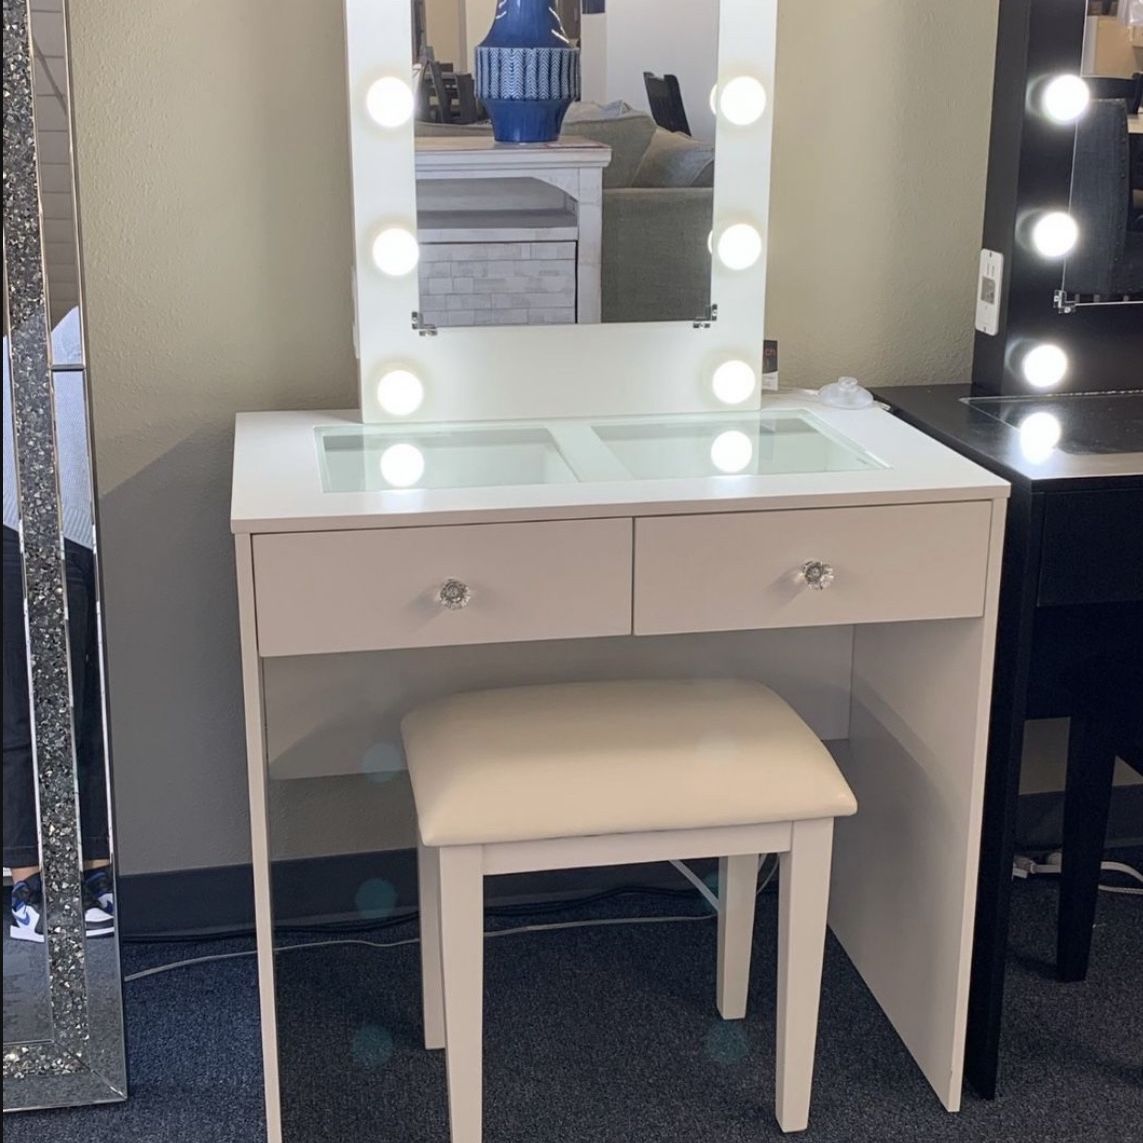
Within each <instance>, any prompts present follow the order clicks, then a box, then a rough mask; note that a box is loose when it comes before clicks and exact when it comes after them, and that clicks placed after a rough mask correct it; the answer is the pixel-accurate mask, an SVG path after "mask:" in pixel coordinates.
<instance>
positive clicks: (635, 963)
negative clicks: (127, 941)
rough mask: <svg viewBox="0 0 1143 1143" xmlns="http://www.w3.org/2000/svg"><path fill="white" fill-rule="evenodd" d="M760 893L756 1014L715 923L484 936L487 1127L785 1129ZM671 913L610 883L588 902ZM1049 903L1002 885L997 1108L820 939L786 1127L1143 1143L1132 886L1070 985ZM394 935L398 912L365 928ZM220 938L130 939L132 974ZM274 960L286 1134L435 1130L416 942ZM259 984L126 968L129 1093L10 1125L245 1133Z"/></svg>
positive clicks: (618, 1140) (828, 1132)
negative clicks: (943, 1064)
mask: <svg viewBox="0 0 1143 1143" xmlns="http://www.w3.org/2000/svg"><path fill="white" fill-rule="evenodd" d="M776 906H777V902H776V899H775V898H774V896H773V895H772V894H770V893H767V894H765V895H764V896H763V898H762V900H761V902H760V907H759V913H758V929H757V942H756V949H755V957H754V979H753V987H752V992H751V1007H750V1015H749V1017H748V1019H747V1020H746V1021H745V1022H744V1023H739V1024H724V1023H722V1022H721V1021H719V1020H718V1019H717V1016H716V1014H715V1010H714V1003H713V997H714V947H715V926H714V924H713V922H712V921H711V920H709V919H707V920H704V921H700V922H696V923H691V924H646V925H637V926H623V927H603V928H586V929H571V930H564V931H560V932H551V933H536V934H527V935H517V936H507V937H504V938H502V939H498V940H493V941H489V942H488V948H487V955H486V968H487V973H486V975H487V1000H486V1013H487V1015H486V1033H485V1037H486V1075H485V1106H486V1112H485V1124H486V1129H485V1138H486V1143H760V1141H762V1140H776V1139H780V1138H783V1136H782V1135H781V1134H780V1132H779V1131H778V1128H777V1125H776V1124H775V1122H774V1118H773V1095H772V1092H773V1079H774V1064H773V1048H772V1041H773V1030H774V1000H773V995H774V975H775V970H774V965H775V942H774V934H775V929H776V916H777V908H776ZM701 908H702V907H701V906H696V907H695V909H694V910H693V911H694V912H695V913H696V914H697V913H699V912H700V910H701ZM681 911H686V910H681V909H680V908H679V906H678V903H677V902H672V901H658V900H649V899H642V898H640V899H634V898H623V899H619V900H616V901H612V902H608V903H607V904H605V905H602V906H599V905H597V906H594V907H592V909H591V910H590V911H589V912H590V915H593V916H618V915H630V914H635V913H638V914H641V915H643V916H652V915H656V914H658V915H665V914H667V913H675V914H677V913H679V912H681ZM584 915H585V913H584V911H583V910H580V911H578V912H577V911H568V912H566V913H564V914H561V915H558V916H545V917H542V918H536V919H537V920H540V921H552V920H568V919H578V918H581V917H583V916H584ZM1054 921H1055V889H1054V886H1052V885H1051V884H1050V883H1048V884H1045V883H1035V882H1029V883H1018V884H1017V886H1016V900H1015V916H1014V926H1013V944H1012V952H1011V958H1010V967H1009V977H1008V1007H1007V1019H1006V1029H1005V1037H1004V1072H1003V1094H1002V1096H1001V1097H1000V1098H999V1099H997V1100H996V1101H994V1102H991V1103H990V1102H986V1101H983V1100H979V1099H977V1098H976V1097H975V1096H973V1095H971V1094H969V1095H967V1096H966V1100H965V1106H964V1109H963V1111H962V1112H961V1113H960V1114H959V1115H949V1114H947V1113H946V1112H945V1111H944V1110H943V1109H942V1108H941V1107H940V1105H939V1104H938V1102H937V1100H936V1098H935V1096H934V1095H933V1094H932V1092H931V1090H930V1089H929V1087H928V1085H927V1083H926V1082H925V1080H924V1079H923V1077H922V1076H921V1075H920V1073H919V1072H918V1071H917V1069H916V1067H915V1065H914V1064H913V1062H912V1060H911V1058H910V1057H909V1055H908V1053H907V1052H906V1051H905V1049H904V1047H903V1046H902V1045H901V1043H900V1041H899V1040H898V1039H897V1037H896V1035H895V1033H894V1032H893V1030H892V1028H891V1027H890V1025H889V1024H888V1022H887V1021H886V1019H885V1017H884V1016H883V1015H882V1014H881V1012H880V1010H879V1009H878V1007H877V1005H876V1003H875V1001H874V1000H873V999H872V997H871V996H870V995H869V993H868V992H867V991H866V989H865V987H864V985H863V984H862V982H861V980H860V978H859V977H858V976H857V974H856V972H855V971H854V969H853V967H852V966H851V965H850V963H849V961H848V959H847V958H846V956H845V954H844V953H843V952H842V951H841V949H840V947H839V946H838V945H837V944H836V942H834V941H833V940H832V938H831V940H830V944H829V947H828V950H827V961H826V972H825V981H824V987H823V998H822V1019H821V1033H820V1038H819V1048H818V1059H817V1069H816V1079H815V1091H814V1104H813V1111H812V1115H811V1127H810V1130H809V1131H808V1132H807V1133H806V1134H805V1135H803V1136H801V1137H800V1138H802V1139H804V1140H806V1141H807V1143H860V1141H865V1140H868V1141H877V1143H891V1141H897V1140H900V1141H909V1143H916V1141H920V1140H925V1141H932V1143H944V1141H950V1143H951V1141H958V1143H968V1141H974V1143H975V1141H987V1143H1025V1141H1027V1143H1078V1141H1080V1140H1083V1141H1085V1143H1139V1141H1140V1140H1143V898H1138V897H1134V898H1132V897H1121V896H1110V895H1107V894H1101V897H1100V905H1099V916H1098V923H1097V928H1096V932H1095V939H1094V946H1093V954H1092V964H1093V967H1092V972H1091V975H1090V977H1089V979H1088V980H1087V981H1086V982H1085V983H1083V984H1075V985H1061V984H1058V983H1056V982H1055V980H1054V979H1053V978H1052V965H1051V961H1052V954H1053V941H1054V929H1053V925H1054ZM511 923H512V922H505V921H497V922H494V923H493V925H492V927H498V928H503V927H507V926H508V925H509V924H511ZM516 923H518V922H516ZM409 935H411V932H410V929H409V928H408V927H407V926H406V928H405V929H404V930H387V931H385V932H384V933H379V934H377V939H379V940H383V941H388V940H396V939H400V938H401V937H405V936H409ZM297 939H302V938H297ZM230 947H234V948H240V947H242V946H241V945H239V944H236V945H233V946H230ZM226 948H227V946H220V945H218V944H217V943H211V944H209V945H204V946H202V947H201V948H199V947H195V946H192V947H188V946H186V945H179V946H173V947H172V946H129V947H127V948H126V949H125V950H124V960H125V969H126V971H128V972H132V971H136V970H138V969H140V968H145V967H148V966H150V965H154V964H160V963H163V962H165V961H170V960H175V959H180V958H183V957H187V956H192V955H195V954H197V953H215V952H219V951H226ZM278 959H279V996H280V1003H279V1008H280V1014H281V1015H280V1019H281V1025H282V1041H283V1049H282V1067H283V1089H284V1098H285V1118H286V1133H287V1134H286V1138H287V1140H288V1143H323V1141H326V1140H330V1141H338V1143H358V1141H361V1143H446V1141H447V1138H448V1135H447V1128H446V1118H445V1103H444V1067H443V1059H442V1057H441V1055H440V1054H439V1053H433V1054H429V1053H426V1052H424V1051H423V1050H422V1048H421V1047H420V1043H419V1037H420V1018H419V978H418V966H417V949H416V947H415V946H408V947H405V948H398V949H391V950H377V949H367V948H361V947H356V946H344V947H340V948H326V949H321V950H317V949H314V950H308V951H303V952H294V953H291V954H288V955H286V956H282V957H279V958H278ZM255 980H256V977H255V968H254V963H253V961H252V959H250V958H245V959H240V960H231V961H224V962H221V963H217V964H211V965H205V966H196V967H193V968H188V969H183V970H179V971H176V972H172V973H168V974H165V975H161V976H156V977H150V978H146V979H143V980H139V981H135V982H132V983H129V984H128V985H127V995H128V1010H127V1024H128V1037H129V1052H130V1067H131V1098H130V1099H129V1101H128V1102H127V1103H125V1104H120V1105H115V1106H109V1107H101V1108H92V1109H80V1110H72V1111H60V1112H38V1113H25V1114H19V1115H15V1116H8V1117H6V1122H5V1125H4V1126H5V1132H4V1135H5V1140H6V1143H32V1141H36V1143H48V1141H51V1143H113V1141H114V1143H144V1141H145V1143H256V1141H257V1140H259V1139H261V1138H262V1135H261V1132H262V1130H263V1122H262V1114H261V1106H260V1097H261V1092H260V1080H261V1075H260V1066H259V1049H258V1009H257V995H256V989H255Z"/></svg>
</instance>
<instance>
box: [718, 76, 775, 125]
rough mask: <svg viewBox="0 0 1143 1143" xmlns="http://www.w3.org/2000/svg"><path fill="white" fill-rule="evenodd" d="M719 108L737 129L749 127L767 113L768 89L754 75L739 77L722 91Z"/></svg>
mask: <svg viewBox="0 0 1143 1143" xmlns="http://www.w3.org/2000/svg"><path fill="white" fill-rule="evenodd" d="M718 106H719V109H720V110H721V111H722V114H723V115H724V116H725V117H726V118H727V119H728V120H729V121H730V122H731V123H733V124H734V125H735V126H736V127H749V126H750V124H751V123H757V122H758V120H759V119H761V118H762V116H763V114H764V113H765V111H766V89H765V88H764V87H763V86H762V84H760V83H759V82H758V80H756V79H755V78H754V77H753V76H752V75H740V76H737V77H736V78H735V79H732V80H731V81H730V82H729V83H728V84H727V85H726V86H725V87H724V88H723V89H722V92H721V94H720V95H719V97H718Z"/></svg>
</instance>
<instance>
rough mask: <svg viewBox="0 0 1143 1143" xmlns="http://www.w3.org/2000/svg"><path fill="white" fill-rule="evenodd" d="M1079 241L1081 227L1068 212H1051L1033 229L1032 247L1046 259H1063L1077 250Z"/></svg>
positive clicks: (1038, 220)
mask: <svg viewBox="0 0 1143 1143" xmlns="http://www.w3.org/2000/svg"><path fill="white" fill-rule="evenodd" d="M1078 241H1079V227H1078V226H1076V222H1075V219H1074V218H1072V216H1071V215H1070V214H1068V213H1067V211H1063V210H1053V211H1050V212H1049V213H1047V214H1045V215H1042V216H1041V217H1040V218H1039V219H1037V221H1036V225H1035V226H1033V227H1032V245H1033V246H1035V247H1036V252H1037V253H1038V254H1040V255H1041V256H1042V257H1044V258H1063V257H1065V256H1066V255H1068V254H1070V253H1071V252H1072V250H1074V249H1075V244H1076V242H1078Z"/></svg>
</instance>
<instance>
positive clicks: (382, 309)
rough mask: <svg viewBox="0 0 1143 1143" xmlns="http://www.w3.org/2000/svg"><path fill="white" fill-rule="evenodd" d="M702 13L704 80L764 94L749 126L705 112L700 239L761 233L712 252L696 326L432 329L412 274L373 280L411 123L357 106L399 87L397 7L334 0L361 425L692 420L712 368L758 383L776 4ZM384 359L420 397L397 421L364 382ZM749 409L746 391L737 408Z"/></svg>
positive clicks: (749, 0)
mask: <svg viewBox="0 0 1143 1143" xmlns="http://www.w3.org/2000/svg"><path fill="white" fill-rule="evenodd" d="M718 19H719V58H718V82H719V86H720V87H721V85H723V84H725V83H727V82H729V81H730V80H732V79H735V78H737V77H739V76H753V77H754V78H755V79H757V80H759V81H760V82H761V83H762V85H763V87H764V88H765V91H766V94H767V96H768V98H767V100H766V109H765V111H764V113H763V114H762V116H761V117H760V118H759V119H757V120H756V121H755V122H753V123H751V124H748V125H736V124H734V123H731V122H729V121H728V120H727V119H726V117H725V116H724V115H720V116H719V117H718V123H717V127H716V134H715V154H716V160H715V185H714V241H715V243H716V247H717V242H718V239H719V236H720V235H721V234H722V233H723V232H724V231H725V230H727V229H728V228H729V227H731V226H735V225H740V224H743V223H745V224H747V225H749V226H752V227H754V228H755V229H756V230H757V231H758V232H759V234H760V235H761V236H762V253H761V256H760V257H759V258H758V259H757V260H756V261H755V262H754V263H753V265H751V266H749V267H748V268H746V269H740V270H732V269H729V268H727V267H726V266H724V265H722V264H721V263H720V262H719V260H718V258H715V259H714V264H713V267H712V270H711V294H710V296H711V300H712V303H713V304H714V305H716V306H717V319H716V320H714V321H713V322H711V323H709V325H706V326H703V325H701V324H700V325H698V327H697V328H696V325H695V323H691V322H641V323H638V324H621V323H616V324H610V323H609V324H585V325H564V326H510V327H464V328H450V329H443V330H440V331H439V332H438V333H436V334H435V335H433V334H430V333H429V332H428V331H425V330H422V329H418V328H416V323H415V321H414V317H413V315H414V314H415V313H417V312H418V310H419V308H420V306H419V283H418V277H417V274H416V271H415V269H414V270H413V271H411V272H409V273H405V274H401V275H389V274H385V273H383V272H381V271H380V270H379V269H378V268H377V266H376V264H375V262H374V260H373V244H374V242H375V241H376V239H377V236H378V235H379V234H380V233H381V232H382V231H384V230H387V229H391V228H394V227H399V228H403V229H405V230H407V231H409V232H411V233H413V234H415V233H416V229H417V202H416V173H415V153H414V128H413V122H412V119H406V120H405V121H404V122H403V123H401V124H399V125H398V126H382V125H380V124H379V123H378V122H377V121H376V120H375V119H374V118H373V117H372V116H371V115H370V114H369V110H368V103H367V99H368V93H369V90H370V88H371V87H372V85H373V84H374V83H375V82H376V81H377V80H379V79H383V78H386V77H398V78H402V79H405V80H407V81H408V82H409V83H410V84H411V83H412V81H413V77H412V65H411V61H410V58H409V44H410V43H411V42H412V26H411V5H410V4H409V2H408V0H345V38H346V61H347V70H348V86H347V91H348V98H349V132H350V150H351V158H352V175H353V227H354V305H355V343H356V349H357V355H358V376H359V384H360V392H361V416H362V419H363V420H364V421H367V422H390V423H393V422H397V421H400V422H401V423H409V422H422V421H430V422H431V421H437V422H439V421H457V420H461V421H472V420H489V419H492V420H510V419H515V418H525V419H540V418H547V417H564V416H596V417H599V416H622V415H629V414H666V413H701V412H707V411H713V410H717V409H724V408H725V407H726V406H725V405H723V404H722V403H721V402H719V400H718V398H717V397H716V396H715V394H714V391H713V389H712V387H711V378H712V376H713V374H714V371H715V370H716V369H717V368H718V367H719V366H720V365H722V364H724V363H725V362H727V361H731V360H742V361H746V362H749V363H751V365H753V366H755V367H756V368H757V370H758V374H759V377H761V367H762V343H763V329H764V316H765V304H766V246H767V230H768V222H769V210H770V164H771V141H772V134H773V106H774V70H775V51H776V44H777V21H778V0H720V3H719V17H718ZM698 316H699V315H696V317H698ZM393 368H402V369H408V370H410V371H411V372H413V373H414V374H415V375H416V376H417V377H418V378H419V379H420V381H421V383H422V385H423V387H424V399H423V401H422V402H421V404H420V406H419V407H418V408H417V409H416V410H415V411H413V412H411V413H408V414H406V415H405V416H403V417H396V416H394V415H393V414H392V413H389V412H386V411H385V410H384V409H383V408H382V407H381V404H380V402H379V400H378V396H377V382H378V381H379V379H380V378H381V376H382V375H384V374H385V373H386V372H388V371H389V370H392V369H393ZM759 403H760V389H758V388H756V389H755V392H754V393H753V394H752V395H751V396H750V397H749V398H748V399H747V401H745V402H744V403H743V404H742V405H740V406H737V407H738V408H741V409H747V408H756V407H758V405H759Z"/></svg>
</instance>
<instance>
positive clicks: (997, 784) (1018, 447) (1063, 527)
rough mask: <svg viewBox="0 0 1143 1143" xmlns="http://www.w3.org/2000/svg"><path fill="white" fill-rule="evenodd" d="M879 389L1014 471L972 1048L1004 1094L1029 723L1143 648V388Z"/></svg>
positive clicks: (991, 1083)
mask: <svg viewBox="0 0 1143 1143" xmlns="http://www.w3.org/2000/svg"><path fill="white" fill-rule="evenodd" d="M878 396H879V397H880V399H881V400H883V401H885V402H886V403H887V404H889V405H891V406H892V408H893V410H894V412H895V413H896V414H897V415H898V416H899V417H901V418H902V419H903V420H905V421H907V422H908V423H909V424H911V425H913V426H915V427H916V428H919V429H921V430H922V431H923V432H925V433H927V434H928V435H929V436H932V437H935V438H936V439H937V440H940V441H941V442H942V443H944V444H946V445H948V446H949V447H950V448H952V449H955V450H956V451H957V452H959V453H961V454H963V455H965V456H967V457H970V458H971V459H972V460H974V461H976V462H977V463H978V464H981V465H983V466H984V467H985V468H988V469H990V470H991V471H993V472H995V473H996V474H997V475H999V476H1002V477H1004V478H1005V479H1006V480H1008V481H1010V482H1011V483H1012V498H1011V499H1010V501H1009V505H1008V531H1007V535H1006V537H1005V544H1004V571H1003V578H1002V581H1001V589H1000V614H999V618H998V630H997V640H996V669H995V676H994V683H993V696H992V717H991V723H990V729H989V747H988V767H987V774H986V779H985V793H984V821H983V828H982V835H981V838H982V840H981V864H980V888H979V894H978V897H977V910H976V938H975V944H974V948H973V963H972V982H971V989H970V997H969V1013H968V1035H967V1044H966V1049H965V1067H966V1075H967V1077H968V1079H969V1082H970V1083H971V1084H972V1086H973V1087H974V1088H975V1089H976V1090H977V1092H979V1093H980V1094H981V1095H983V1096H986V1097H988V1098H992V1097H993V1096H994V1095H995V1094H996V1087H997V1072H998V1066H999V1047H1000V1028H1001V1016H1002V1004H1003V989H1004V967H1005V957H1006V954H1007V949H1008V916H1009V903H1010V894H1011V887H1012V860H1013V856H1014V852H1015V843H1016V837H1015V830H1016V811H1017V798H1018V795H1019V789H1020V761H1021V754H1022V749H1023V741H1024V722H1025V720H1026V719H1031V718H1057V717H1066V716H1067V715H1069V714H1070V713H1071V711H1072V706H1071V702H1070V697H1069V685H1068V680H1069V678H1070V677H1071V675H1072V673H1073V672H1074V670H1075V669H1076V667H1077V666H1078V665H1079V664H1081V663H1084V662H1086V661H1090V660H1092V659H1097V660H1102V659H1106V661H1108V662H1112V661H1115V659H1116V658H1118V659H1122V658H1123V657H1124V656H1125V655H1127V656H1140V655H1143V392H1139V393H1130V394H1120V395H1116V394H1092V395H1083V394H1076V395H1069V396H1061V397H1059V398H1050V397H1045V398H1040V397H1036V398H1019V397H1018V398H1009V397H990V398H979V397H974V398H972V402H971V404H970V403H968V402H967V401H966V398H968V397H969V388H968V386H955V385H954V386H949V385H927V386H906V387H902V388H893V389H886V390H883V391H881V392H880V393H879V394H878ZM1037 413H1039V414H1044V415H1042V416H1040V417H1038V419H1037V420H1036V421H1034V422H1031V423H1029V421H1030V418H1031V417H1032V416H1033V415H1034V414H1037ZM1057 432H1058V434H1059V439H1058V442H1057V443H1056V444H1055V445H1054V446H1053V444H1052V439H1053V437H1055V436H1056V434H1057ZM1107 685H1108V687H1109V688H1114V687H1115V686H1116V685H1117V680H1116V677H1115V675H1114V672H1109V675H1108V679H1107ZM1141 701H1143V697H1141Z"/></svg>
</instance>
